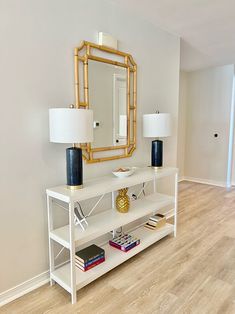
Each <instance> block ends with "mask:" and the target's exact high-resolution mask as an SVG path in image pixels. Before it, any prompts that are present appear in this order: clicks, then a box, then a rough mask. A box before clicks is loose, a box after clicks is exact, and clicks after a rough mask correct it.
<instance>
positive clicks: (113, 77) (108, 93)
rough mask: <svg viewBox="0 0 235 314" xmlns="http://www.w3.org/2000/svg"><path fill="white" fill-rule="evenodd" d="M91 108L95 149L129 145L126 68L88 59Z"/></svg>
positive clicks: (93, 145) (93, 146)
mask: <svg viewBox="0 0 235 314" xmlns="http://www.w3.org/2000/svg"><path fill="white" fill-rule="evenodd" d="M88 65H89V66H88V79H89V107H90V108H91V109H92V110H93V112H94V141H93V143H92V145H91V147H92V148H98V147H110V146H121V145H126V144H127V70H126V68H124V67H120V66H116V65H113V64H108V63H104V62H99V61H94V60H89V61H88Z"/></svg>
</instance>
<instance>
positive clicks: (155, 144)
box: [151, 140, 163, 169]
mask: <svg viewBox="0 0 235 314" xmlns="http://www.w3.org/2000/svg"><path fill="white" fill-rule="evenodd" d="M162 159H163V142H162V141H160V140H155V141H152V161H151V166H152V167H153V168H155V169H158V168H161V167H162V163H163V162H162Z"/></svg>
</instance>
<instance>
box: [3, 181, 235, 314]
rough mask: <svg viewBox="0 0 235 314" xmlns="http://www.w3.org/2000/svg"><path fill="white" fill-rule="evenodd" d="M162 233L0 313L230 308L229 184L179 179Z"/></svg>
mask: <svg viewBox="0 0 235 314" xmlns="http://www.w3.org/2000/svg"><path fill="white" fill-rule="evenodd" d="M179 190H180V193H179V218H178V234H177V238H173V237H167V238H165V239H163V240H161V241H160V242H159V243H157V244H155V245H153V246H151V247H150V248H148V249H146V250H145V251H143V252H142V253H140V254H139V255H137V256H135V257H133V258H132V259H131V260H129V261H128V262H126V263H124V264H123V265H121V266H119V267H118V268H116V269H114V270H113V271H111V272H109V273H108V274H106V275H105V276H103V277H101V278H100V279H98V280H97V281H95V282H93V283H91V284H90V285H88V286H87V287H85V288H83V289H82V290H80V291H79V292H78V302H77V304H75V305H71V304H70V296H69V294H68V293H67V292H65V291H64V289H62V288H60V286H59V285H55V286H53V287H50V286H49V285H45V286H43V287H41V288H39V289H37V290H35V291H33V292H31V293H29V294H27V295H25V296H23V297H21V298H19V299H18V300H15V301H13V302H11V303H9V304H7V305H5V306H4V307H2V308H1V309H0V313H4V314H18V313H20V314H21V313H23V314H27V313H35V314H41V313H47V314H52V313H56V314H65V313H66V314H69V313H81V314H83V313H84V314H93V313H94V314H101V313H102V314H106V313H107V314H110V313H111V314H116V313H117V314H122V313H123V314H124V313H128V314H132V313H133V314H152V313H154V314H155V313H156V314H162V313H167V314H168V313H169V314H174V313H176V314H182V313H185V314H186V313H187V314H189V313H198V314H204V313H210V314H215V313H221V314H224V313H234V314H235V189H232V190H231V191H226V189H224V188H219V187H213V186H209V185H203V184H196V183H190V182H182V183H180V187H179Z"/></svg>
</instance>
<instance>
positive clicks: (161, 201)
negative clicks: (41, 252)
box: [50, 193, 174, 248]
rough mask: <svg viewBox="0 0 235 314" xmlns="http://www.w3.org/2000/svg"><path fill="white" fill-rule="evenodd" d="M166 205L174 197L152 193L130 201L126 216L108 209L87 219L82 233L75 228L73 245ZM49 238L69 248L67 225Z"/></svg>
mask: <svg viewBox="0 0 235 314" xmlns="http://www.w3.org/2000/svg"><path fill="white" fill-rule="evenodd" d="M168 205H174V197H172V196H169V195H164V194H159V193H154V194H151V195H149V196H146V197H144V198H142V199H139V200H136V201H132V202H131V207H130V210H129V212H128V213H126V214H122V213H119V212H118V211H116V210H115V209H109V210H106V211H104V212H102V213H99V214H97V215H94V216H91V217H89V218H88V219H87V221H88V224H89V226H88V228H87V229H86V230H85V231H82V229H81V228H80V227H79V226H77V227H75V232H74V239H75V245H76V246H78V245H81V244H84V243H86V242H88V241H91V240H93V239H95V238H97V237H99V236H101V235H103V234H105V233H107V232H109V231H111V230H114V229H117V228H119V227H121V226H124V225H126V224H128V223H131V222H133V221H135V220H137V219H140V218H142V217H144V216H147V215H151V214H152V213H155V212H156V211H158V210H159V209H161V208H164V207H165V206H168ZM50 237H51V239H53V240H54V241H56V242H58V243H60V244H61V245H63V246H64V247H66V248H69V247H70V242H69V225H66V226H64V227H61V228H58V229H55V230H52V231H51V232H50Z"/></svg>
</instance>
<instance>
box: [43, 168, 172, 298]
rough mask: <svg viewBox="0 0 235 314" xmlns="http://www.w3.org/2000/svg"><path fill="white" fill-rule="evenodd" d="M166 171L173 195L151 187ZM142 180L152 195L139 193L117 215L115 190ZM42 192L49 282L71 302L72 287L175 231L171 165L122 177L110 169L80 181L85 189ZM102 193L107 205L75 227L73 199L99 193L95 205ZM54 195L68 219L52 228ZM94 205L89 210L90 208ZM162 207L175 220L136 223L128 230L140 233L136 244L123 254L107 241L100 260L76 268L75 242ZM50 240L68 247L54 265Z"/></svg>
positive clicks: (53, 189) (73, 295)
mask: <svg viewBox="0 0 235 314" xmlns="http://www.w3.org/2000/svg"><path fill="white" fill-rule="evenodd" d="M167 176H174V182H175V187H174V195H173V196H170V195H165V194H160V193H157V191H156V182H157V180H158V179H160V178H162V177H167ZM147 182H149V183H150V184H153V193H152V194H150V195H145V196H144V195H143V194H142V197H141V198H138V199H137V200H134V201H131V206H130V210H129V212H128V213H125V214H122V213H119V212H118V211H117V210H116V209H115V192H116V191H117V190H119V189H122V188H125V187H131V186H135V185H138V184H142V183H145V184H146V183H147ZM46 192H47V208H48V228H49V257H50V282H51V285H53V284H54V283H55V282H57V283H58V284H59V285H61V286H62V287H63V288H64V289H65V290H67V291H68V292H69V293H70V294H71V296H72V303H75V302H76V291H77V290H78V289H80V288H82V287H84V286H85V285H87V284H89V283H90V282H92V281H93V280H95V279H97V278H98V277H100V276H102V275H103V274H105V273H107V272H108V271H110V270H111V269H113V268H115V267H117V266H118V265H120V264H121V263H123V262H125V261H126V260H128V259H129V258H131V257H132V256H134V255H136V254H137V253H139V252H141V251H142V250H144V249H145V248H147V247H148V246H150V245H152V244H153V243H155V242H157V241H158V240H160V239H161V238H163V237H165V236H167V235H169V234H171V233H174V236H176V224H177V194H178V171H177V169H176V168H162V169H161V170H158V171H155V170H153V169H151V168H149V167H148V168H139V169H137V170H136V172H135V173H134V174H133V175H132V176H130V177H127V178H123V179H120V178H116V177H114V176H113V175H112V174H110V175H109V176H105V177H102V178H97V179H94V180H89V181H87V182H85V185H84V188H83V189H81V190H76V191H71V190H69V189H67V188H66V186H58V187H55V188H51V189H47V190H46ZM107 193H111V195H112V207H111V206H110V207H111V208H110V209H108V210H105V211H103V212H101V213H98V214H95V212H93V215H91V216H90V217H88V218H87V221H88V223H89V226H88V227H87V229H86V230H85V231H82V229H81V228H80V226H75V225H74V207H75V202H78V201H79V202H80V201H83V200H87V199H90V198H92V197H96V196H99V197H100V198H99V200H98V202H97V203H96V205H98V203H99V201H101V199H102V198H103V196H104V195H105V194H107ZM140 194H141V191H140ZM56 200H57V201H58V200H59V201H62V202H64V203H65V204H67V206H68V208H67V209H68V215H69V224H68V225H65V226H63V227H61V228H57V229H55V228H54V223H53V202H56ZM96 205H95V206H96ZM95 206H94V208H93V209H95ZM164 207H171V210H170V211H168V212H167V214H166V216H167V218H170V217H174V224H169V223H167V224H166V225H165V226H164V227H162V228H161V229H158V230H149V229H147V228H145V227H144V226H143V224H141V225H139V226H137V227H136V228H134V229H132V231H131V233H132V234H133V235H135V236H136V237H139V238H140V241H141V242H140V245H138V246H137V247H135V248H133V249H132V250H130V251H129V252H127V253H124V252H122V251H120V250H117V249H115V248H113V247H111V246H110V245H109V244H108V243H105V244H102V247H103V248H104V250H105V256H106V260H105V262H104V263H102V264H100V265H98V266H96V267H94V268H92V269H90V270H89V271H87V272H82V271H81V270H79V269H77V268H76V266H75V251H76V250H77V249H78V248H79V246H80V245H83V244H85V243H86V242H88V241H92V240H95V239H96V238H98V237H100V236H101V235H104V234H106V233H109V232H110V231H115V229H118V228H119V227H122V226H125V225H127V224H130V223H131V222H135V221H137V220H138V219H140V218H144V217H145V218H146V219H145V221H147V220H148V217H149V216H151V215H152V214H155V213H156V212H158V211H159V210H161V209H162V208H164ZM110 236H111V234H110ZM54 241H55V242H57V243H59V244H60V245H62V247H63V248H67V249H68V250H69V251H70V260H69V261H68V262H66V263H65V264H63V265H60V266H58V267H56V266H55V254H54ZM75 249H76V250H75Z"/></svg>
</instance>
